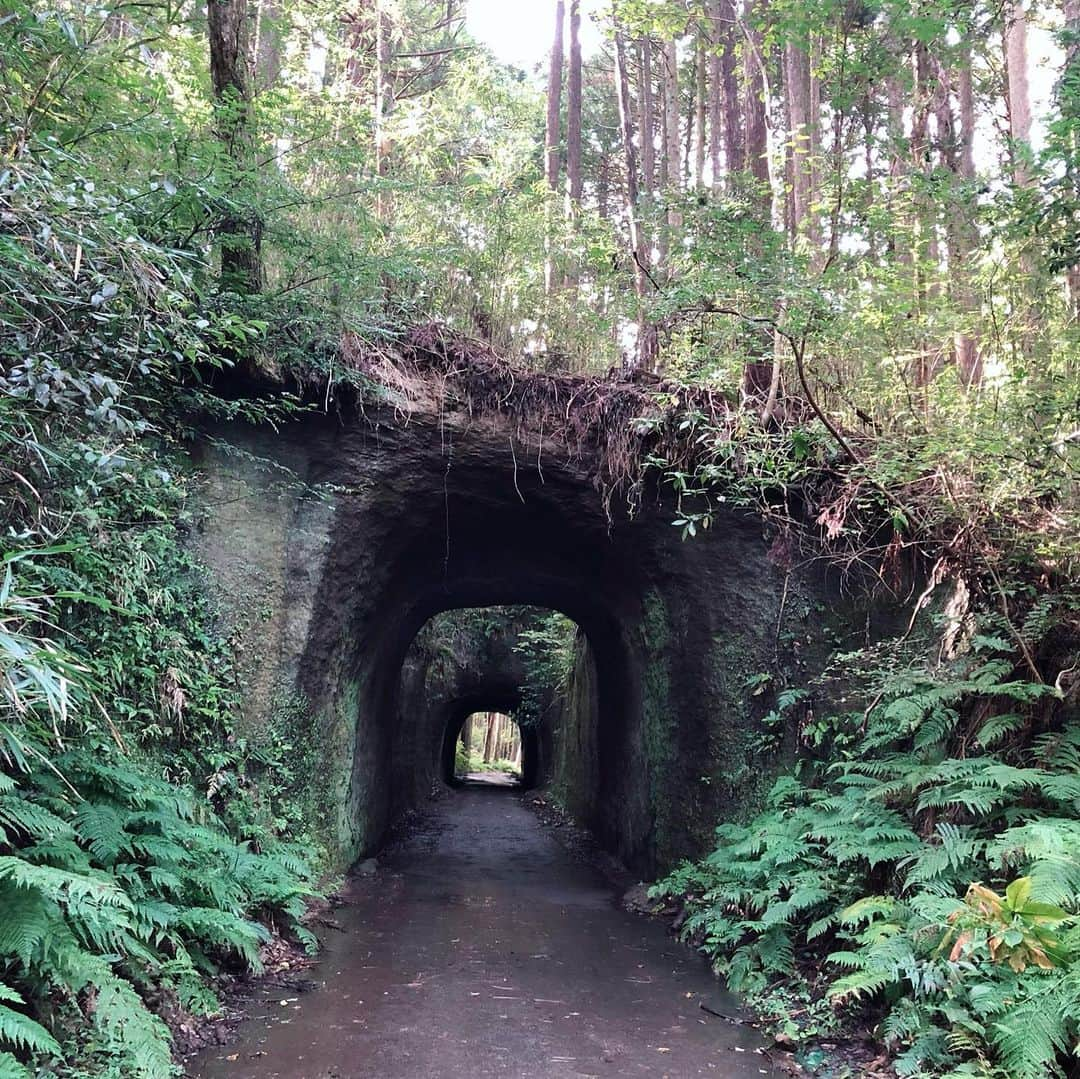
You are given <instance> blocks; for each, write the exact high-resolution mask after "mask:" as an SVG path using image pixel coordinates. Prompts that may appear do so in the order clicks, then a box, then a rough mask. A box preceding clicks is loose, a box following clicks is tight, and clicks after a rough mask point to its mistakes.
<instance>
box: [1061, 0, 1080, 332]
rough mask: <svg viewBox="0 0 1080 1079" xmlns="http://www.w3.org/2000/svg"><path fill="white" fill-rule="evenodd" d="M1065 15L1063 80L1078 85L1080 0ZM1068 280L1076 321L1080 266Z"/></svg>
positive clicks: (1068, 1) (1076, 188)
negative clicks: (1065, 35) (1065, 43)
mask: <svg viewBox="0 0 1080 1079" xmlns="http://www.w3.org/2000/svg"><path fill="white" fill-rule="evenodd" d="M1064 15H1065V31H1066V33H1067V35H1068V37H1067V38H1066V41H1067V45H1066V48H1065V68H1064V75H1063V80H1065V79H1067V80H1069V82H1070V84H1071V85H1076V82H1075V81H1074V80H1077V79H1078V78H1080V71H1078V67H1080V0H1065V5H1064ZM1060 86H1061V84H1060V83H1059V93H1058V97H1059V105H1060V106H1062V107H1063V111H1065V113H1066V115H1067V116H1069V118H1070V120H1071V121H1072V131H1073V145H1072V150H1073V153H1074V155H1075V154H1077V151H1078V149H1080V147H1078V146H1077V142H1078V141H1080V135H1078V134H1077V133H1078V132H1080V124H1078V123H1077V115H1076V105H1075V104H1072V105H1069V104H1066V103H1065V102H1064V101H1062V100H1061V98H1062V97H1064V96H1065V95H1063V94H1061V92H1060ZM1074 160H1075V158H1074ZM1069 180H1070V182H1071V183H1072V185H1073V197H1074V198H1076V197H1078V196H1080V177H1077V175H1076V174H1075V172H1074V173H1072V175H1070V177H1069ZM1066 279H1067V282H1068V287H1069V303H1070V307H1071V310H1072V317H1073V318H1074V319H1076V318H1078V317H1080V265H1078V266H1070V267H1069V269H1068V271H1067V273H1066Z"/></svg>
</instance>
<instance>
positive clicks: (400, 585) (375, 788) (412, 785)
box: [223, 405, 823, 875]
mask: <svg viewBox="0 0 1080 1079" xmlns="http://www.w3.org/2000/svg"><path fill="white" fill-rule="evenodd" d="M260 445H261V444H259V443H253V444H252V447H251V452H252V454H253V455H255V456H258V453H257V451H259V450H260ZM275 447H276V450H280V440H277V441H276V442H275ZM289 447H290V454H292V455H293V456H290V457H289V458H288V460H290V461H292V462H293V464H294V466H295V471H296V472H297V473H298V474H302V475H304V476H306V477H308V479H309V481H310V482H318V483H326V484H329V483H333V484H334V485H335V486H334V490H335V492H336V495H335V500H334V502H333V505H332V506H328V505H325V504H322V503H319V502H316V501H304V500H299V499H298V500H297V501H296V502H295V504H294V502H293V501H292V500H291V499H292V497H293V496H292V495H291V494H290V495H289V496H288V498H286V497H285V496H282V499H281V506H280V512H279V509H278V503H277V502H274V503H272V508H273V509H274V513H275V514H279V516H280V529H279V532H280V535H281V537H283V538H282V539H281V541H280V542H279V543H278V548H280V549H281V550H280V551H278V549H277V548H274V547H273V546H272V545H271V546H268V544H267V541H266V535H268V534H270V533H267V531H266V527H264V525H265V520H264V518H265V514H264V516H263V517H253V518H252V521H251V522H250V528H249V531H248V532H247V533H245V535H247V536H248V537H249V539H250V542H249V544H248V546H247V547H245V549H244V551H243V552H242V553H243V554H244V556H245V557H254V555H258V556H259V557H260V558H262V557H263V556H264V555H265V557H266V560H267V561H268V563H269V561H270V560H271V555H274V556H275V557H277V556H278V555H280V557H281V565H280V567H279V566H278V563H277V562H273V566H272V567H269V568H268V569H267V573H268V574H269V571H270V568H272V569H273V572H274V573H278V571H279V569H280V591H281V597H282V603H281V611H282V614H281V616H280V619H279V621H280V626H279V627H278V630H279V636H280V638H281V640H282V641H283V642H285V643H286V644H287V643H289V642H291V641H293V640H294V639H297V640H302V641H303V649H302V652H290V651H288V650H287V649H286V648H285V644H282V650H281V652H280V655H281V657H282V658H281V661H280V663H279V664H278V667H275V666H274V664H273V663H271V662H270V659H273V656H272V655H271V656H269V658H268V660H267V663H266V664H265V670H264V669H263V668H262V667H260V668H259V670H260V677H261V679H262V680H261V681H260V683H259V687H260V692H261V693H262V696H263V699H264V700H265V701H266V707H268V708H272V707H275V706H277V702H276V697H275V693H276V692H277V689H276V687H277V686H278V685H279V684H282V682H283V683H284V684H285V685H286V686H292V685H293V684H294V683H293V682H292V681H290V679H293V678H294V679H295V686H296V691H297V696H298V698H300V699H301V700H302V701H303V706H304V708H305V710H306V715H307V716H308V717H310V719H309V722H310V724H311V729H312V736H313V737H314V738H315V739H317V743H318V747H319V752H320V760H321V764H322V766H323V770H322V771H321V773H320V782H319V783H318V784H317V786H318V790H317V791H316V792H315V794H316V796H317V797H318V799H319V801H320V804H321V805H322V806H323V807H324V808H325V819H326V831H327V833H328V837H329V841H330V842H331V844H332V846H333V848H334V849H335V851H337V852H339V854H338V856H339V857H340V859H341V861H342V862H347V861H352V860H355V859H357V858H361V857H366V856H368V855H370V854H374V853H377V852H378V850H379V848H380V846H381V845H382V844H383V842H384V841H385V839H386V837H387V835H388V833H389V830H390V828H391V826H392V825H393V823H394V822H395V820H397V819H398V818H400V817H401V816H402V815H403V814H405V813H406V812H409V811H411V810H414V809H416V808H418V807H419V806H421V805H422V804H423V803H425V802H426V801H427V800H428V798H429V797H430V795H431V794H432V791H433V789H438V788H442V789H445V785H446V783H447V782H448V776H451V775H452V774H453V771H452V764H453V755H452V754H451V758H450V761H451V767H447V766H446V763H445V758H444V752H445V748H446V743H447V742H450V744H451V745H450V748H451V749H452V748H453V741H452V739H451V738H448V736H447V731H448V728H449V727H450V726H451V719H452V718H457V717H459V718H460V720H461V721H462V722H463V721H464V719H465V717H466V715H467V714H468V711H477V710H494V711H503V712H505V713H506V714H511V715H514V714H516V712H517V709H519V708H520V707H521V701H520V697H521V691H522V685H523V682H522V680H521V679H516V680H515V679H508V678H507V677H506V671H507V667H506V666H505V665H504V666H502V667H501V669H500V665H499V664H494V665H492V664H487V665H486V666H484V667H483V669H477V668H476V667H475V666H474V667H473V668H472V669H469V668H468V665H467V664H462V665H461V667H460V670H459V671H458V672H457V673H456V674H453V675H452V677H449V676H448V678H449V680H444V682H443V685H442V690H441V691H440V692H439V693H438V694H435V693H433V692H432V688H433V686H434V681H433V680H434V679H435V677H436V673H435V666H436V664H435V659H434V658H433V657H432V656H430V655H429V656H422V655H420V654H419V651H420V643H422V642H420V643H418V638H420V637H421V636H422V635H423V633H424V632H425V626H426V624H427V623H429V622H431V621H432V620H435V619H438V618H441V617H444V616H446V615H447V614H448V613H450V612H458V611H463V610H473V611H478V612H483V611H490V610H491V609H493V608H497V607H500V606H505V605H515V604H516V605H527V606H530V607H532V608H534V609H535V608H543V609H545V610H547V611H558V612H561V614H562V615H563V616H564V617H566V618H567V619H571V620H572V621H573V623H574V624H575V625H576V627H577V630H576V631H575V637H574V641H573V664H572V669H573V677H572V679H571V680H570V682H569V684H568V686H567V689H566V692H565V693H564V694H563V695H562V705H560V707H558V708H556V709H555V710H554V711H553V713H552V715H551V718H550V720H549V721H547V722H546V723H544V724H542V725H541V726H540V728H539V729H538V730H537V735H536V752H535V753H533V754H531V755H529V757H527V755H526V753H525V751H524V747H523V759H522V766H523V773H529V772H531V773H532V774H531V775H526V774H523V780H524V781H525V782H526V783H531V784H534V785H542V786H545V787H546V786H549V785H550V786H551V788H552V792H553V797H555V798H557V799H558V800H559V803H560V805H561V806H562V807H563V808H564V809H565V810H566V811H567V812H568V813H569V815H570V816H572V817H574V818H575V819H577V820H579V821H580V822H581V823H583V824H584V825H586V826H587V827H588V828H589V829H590V830H591V831H592V832H593V833H594V835H595V836H596V837H597V839H598V841H599V842H600V844H601V845H602V846H603V847H605V848H606V849H607V850H609V851H610V852H611V853H613V854H614V855H616V856H617V857H618V858H620V859H621V860H622V861H623V862H625V863H626V864H627V865H629V866H630V867H632V868H633V869H634V870H635V871H636V872H639V873H641V874H642V875H647V874H654V873H655V872H656V870H657V869H658V868H660V867H664V866H668V865H672V864H674V863H675V862H676V861H677V860H678V859H679V858H681V857H684V856H686V855H687V854H689V853H692V852H694V851H695V850H699V849H703V848H704V847H705V845H706V844H707V843H708V842H709V841H710V839H711V834H710V833H711V825H710V823H709V822H710V821H715V820H717V819H723V818H724V817H726V816H731V815H733V814H737V813H741V812H742V810H743V809H744V808H745V806H746V805H747V804H751V803H753V802H754V800H756V799H760V798H761V797H763V796H764V792H766V791H767V786H768V782H769V777H770V764H771V762H766V763H765V766H764V767H763V766H762V762H761V761H760V760H759V759H758V753H757V745H758V742H759V737H758V728H759V727H760V724H761V722H762V717H763V716H765V715H766V714H767V713H768V709H769V707H770V705H771V699H770V695H769V693H768V692H763V693H761V694H760V695H757V696H753V697H748V695H747V693H746V691H745V681H746V678H747V672H771V671H772V670H773V668H774V667H775V666H776V663H777V658H776V657H777V655H778V653H781V652H783V650H784V649H785V648H786V644H787V643H788V642H791V643H792V644H793V647H792V649H791V652H792V659H791V663H792V665H800V664H803V663H806V662H808V660H807V658H806V657H807V656H808V655H809V653H810V650H811V646H812V641H811V637H810V632H809V630H808V629H807V628H806V626H805V622H806V620H807V619H810V618H811V617H812V615H813V610H814V608H813V604H814V602H815V601H816V599H817V597H818V596H819V595H821V594H823V593H822V591H821V589H819V588H818V585H817V583H816V582H815V581H813V580H810V579H809V578H807V579H805V580H804V579H803V576H802V571H801V570H800V571H798V572H797V571H796V569H793V568H792V567H791V566H789V565H788V564H787V562H786V561H785V560H784V559H785V558H786V557H787V556H783V557H781V556H782V555H783V551H778V552H777V553H776V557H775V558H773V557H772V548H770V547H769V546H768V545H767V543H766V542H765V538H764V537H763V533H762V525H761V522H760V521H759V520H756V519H750V518H748V517H746V516H745V515H743V514H741V512H740V511H738V510H736V509H732V508H729V507H722V508H718V509H717V511H716V514H715V523H714V526H713V527H712V528H710V529H709V530H708V531H707V532H705V533H704V534H703V535H701V536H700V537H699V538H698V540H697V541H696V542H695V543H693V544H688V543H684V542H683V541H682V538H681V533H680V531H679V530H678V529H674V528H672V516H671V507H670V505H668V503H667V502H666V501H665V498H664V496H663V492H662V490H661V489H660V488H659V480H657V481H656V482H655V483H654V482H653V481H652V480H650V481H649V483H646V484H644V485H643V486H642V488H641V489H640V490H636V491H635V492H634V493H633V507H632V508H633V512H632V513H631V512H630V509H631V507H629V506H628V505H626V504H623V503H622V502H620V501H619V499H618V498H616V499H614V500H612V501H605V498H604V492H603V491H602V490H599V489H598V486H597V483H598V479H597V475H598V474H597V471H596V468H597V463H596V453H599V452H600V451H601V449H602V447H600V448H597V447H593V446H591V445H590V444H589V443H587V442H583V443H581V444H577V443H575V444H573V445H567V444H565V443H561V442H560V441H559V439H558V438H555V437H549V436H548V434H546V433H541V432H539V431H537V430H536V429H535V428H531V427H530V426H529V420H528V417H527V416H522V417H521V418H520V420H519V421H514V422H510V420H505V421H503V420H498V419H496V418H492V419H490V420H483V421H481V420H480V419H479V418H477V417H473V416H471V415H469V413H468V411H467V409H465V408H463V407H457V406H455V408H454V409H449V410H446V411H439V412H438V413H437V414H435V413H432V414H430V415H429V414H427V413H422V412H421V411H417V412H415V413H413V414H412V415H411V416H410V417H409V422H408V423H403V422H401V417H400V415H398V414H397V413H396V412H393V411H392V409H391V407H390V406H389V405H388V406H387V407H386V408H381V409H379V410H374V411H372V412H371V413H370V414H368V415H367V416H366V418H365V419H364V421H363V422H359V421H357V422H355V423H352V422H344V423H342V424H338V423H334V424H330V423H329V422H328V421H318V423H316V421H312V422H311V423H310V424H308V425H305V426H304V427H303V429H302V430H301V429H299V428H298V429H297V430H296V432H294V435H293V438H292V441H291V442H290V444H289ZM229 467H233V466H232V465H231V464H230V465H229ZM260 482H261V481H260ZM223 493H225V491H224V489H223ZM620 497H621V496H620ZM264 503H265V504H266V505H269V504H270V503H269V502H268V501H267V500H264ZM264 503H260V505H259V507H257V508H258V509H259V511H260V512H263V511H264V509H265V505H264ZM245 512H247V510H246V509H245ZM252 512H253V513H254V510H252ZM278 520H279V518H278V516H275V517H274V518H273V521H274V522H278ZM275 527H277V526H276V525H275ZM273 535H277V533H273ZM282 545H284V546H282ZM275 552H277V554H275ZM282 552H283V553H282ZM245 564H246V563H245ZM260 565H261V563H260ZM274 580H275V581H276V580H278V578H276V577H275V578H274ZM478 617H482V615H479V616H478ZM474 639H476V638H474ZM795 645H797V646H798V649H799V651H798V653H797V654H795V653H796V648H795ZM485 662H486V661H485ZM279 668H280V669H279ZM451 682H453V684H451ZM526 684H527V683H526ZM767 684H768V685H770V686H772V685H781V684H782V678H781V677H778V676H774V677H772V679H771V680H770V681H769V682H768V683H767ZM455 737H456V732H455ZM527 759H531V760H532V761H533V762H535V763H533V764H531V765H528V766H527V765H526V760H527Z"/></svg>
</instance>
